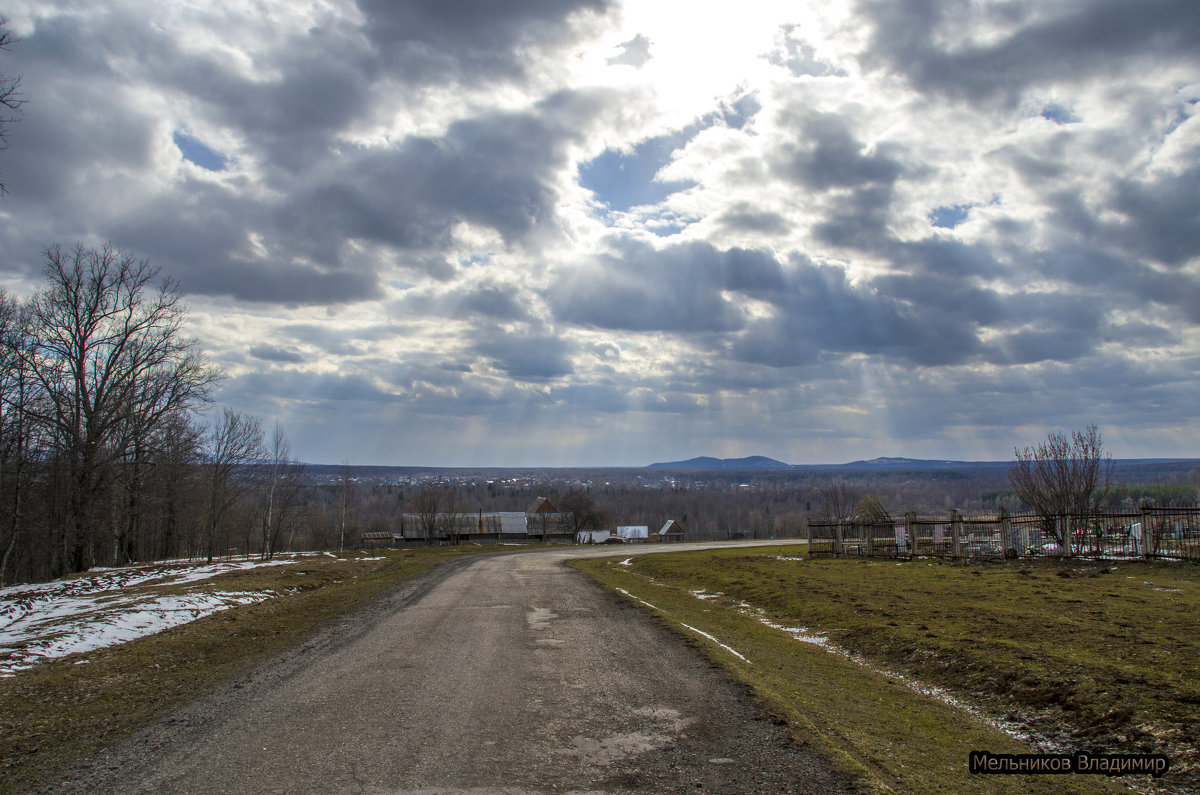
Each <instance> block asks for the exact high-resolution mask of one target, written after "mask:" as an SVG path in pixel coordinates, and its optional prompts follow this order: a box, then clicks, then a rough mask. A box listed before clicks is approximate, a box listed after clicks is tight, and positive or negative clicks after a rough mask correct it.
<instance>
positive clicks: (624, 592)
mask: <svg viewBox="0 0 1200 795" xmlns="http://www.w3.org/2000/svg"><path fill="white" fill-rule="evenodd" d="M617 590H618V591H620V592H621V593H623V594H625V595H626V596H628V597H629V598H630V599H632V600H634V601H635V602H641V603H642V604H644V605H645V606H646V607H648V608H650V609H651V610H657V609H658V608H657V607H656V606H654V605H652V604H650V603H649V602H647V601H646V600H645V599H639V598H638V597H636V596H634V595H633V594H631V593H630V592H629V591H626V590H625V589H624V588H618V589H617Z"/></svg>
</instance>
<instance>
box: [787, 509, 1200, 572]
mask: <svg viewBox="0 0 1200 795" xmlns="http://www.w3.org/2000/svg"><path fill="white" fill-rule="evenodd" d="M807 526H808V551H809V554H811V555H833V556H836V557H887V558H905V559H907V558H912V557H943V558H958V559H995V558H1035V557H1077V558H1095V559H1103V560H1109V559H1111V560H1131V559H1136V558H1141V559H1145V560H1200V508H1157V507H1150V506H1144V507H1142V508H1141V509H1140V510H1138V511H1135V512H1132V513H1105V512H1100V513H1092V514H1089V515H1087V516H1056V517H1049V518H1047V517H1042V516H1037V515H1032V514H1013V515H1009V514H1007V513H1006V512H1005V511H1004V510H1003V509H1001V511H1000V512H999V513H998V514H991V515H987V516H963V515H962V514H960V513H959V512H958V511H951V512H950V514H949V516H945V517H931V516H917V515H916V514H911V513H910V514H906V515H905V516H904V517H903V518H898V519H892V520H889V521H884V522H874V523H864V522H856V521H854V520H849V519H847V520H840V521H839V520H830V519H809V520H808V522H807ZM1060 539H1061V542H1060Z"/></svg>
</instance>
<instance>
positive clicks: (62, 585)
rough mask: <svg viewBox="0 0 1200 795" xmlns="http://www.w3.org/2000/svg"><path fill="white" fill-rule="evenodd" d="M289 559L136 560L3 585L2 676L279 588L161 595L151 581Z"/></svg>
mask: <svg viewBox="0 0 1200 795" xmlns="http://www.w3.org/2000/svg"><path fill="white" fill-rule="evenodd" d="M291 562H292V561H291V560H271V561H251V560H246V561H225V562H222V563H214V564H211V565H202V566H181V565H161V564H160V565H156V566H133V567H128V568H122V569H105V570H101V571H95V572H92V573H90V574H87V575H85V576H83V577H76V578H74V579H70V580H60V581H57V582H51V583H41V584H37V585H18V586H13V587H11V588H4V589H0V676H12V675H13V674H14V673H15V672H16V671H21V670H24V669H26V668H31V667H33V666H34V665H36V664H37V663H38V662H40V661H42V660H44V659H49V658H53V657H64V656H66V655H68V654H74V653H76V652H86V651H93V650H95V649H102V648H105V647H106V646H115V645H117V644H119V643H126V642H128V641H131V640H135V639H137V638H141V637H145V636H146V635H153V634H155V633H156V632H162V631H163V630H166V629H170V628H171V627H177V626H179V625H181V624H187V623H188V622H191V621H195V620H196V619H198V618H202V617H204V616H207V615H210V614H212V613H216V612H219V611H221V610H226V609H228V608H230V607H233V606H235V605H243V604H251V603H253V602H261V601H262V600H264V599H267V598H269V597H271V596H274V595H275V594H274V593H273V592H270V591H263V592H245V591H217V592H214V593H193V594H184V595H172V596H159V595H157V594H155V593H154V591H152V590H149V589H150V588H154V587H157V586H163V585H183V584H186V583H194V582H198V581H200V580H207V579H210V578H212V577H215V576H217V575H218V574H225V573H227V572H231V571H239V570H243V569H250V568H255V567H257V566H279V565H284V564H287V563H291ZM139 586H143V587H141V588H139V590H137V591H136V592H135V593H114V592H118V591H124V590H127V589H133V588H138V587H139ZM81 662H82V661H81Z"/></svg>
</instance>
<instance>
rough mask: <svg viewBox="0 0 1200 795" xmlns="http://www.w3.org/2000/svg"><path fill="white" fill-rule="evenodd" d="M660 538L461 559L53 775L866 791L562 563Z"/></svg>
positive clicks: (275, 785) (337, 788)
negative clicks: (68, 771)
mask: <svg viewBox="0 0 1200 795" xmlns="http://www.w3.org/2000/svg"><path fill="white" fill-rule="evenodd" d="M687 546H689V547H695V546H698V545H687ZM677 548H683V547H682V546H680V547H677ZM656 549H661V548H660V547H658V546H657V545H655V546H654V547H649V546H647V547H636V548H635V547H629V548H617V549H613V548H611V547H610V548H600V549H588V548H566V549H563V550H562V551H558V550H551V551H529V552H522V553H517V554H508V555H499V556H489V557H480V558H463V559H458V560H456V561H453V562H451V563H448V564H446V565H444V566H442V567H439V568H438V569H436V570H434V571H432V572H429V573H427V574H426V575H423V576H421V577H419V578H416V579H415V580H413V581H410V582H408V583H406V584H405V585H404V586H402V587H401V588H399V589H397V590H396V591H395V592H393V593H392V594H389V595H388V596H386V597H383V598H381V599H379V600H376V601H375V602H373V603H372V604H371V605H370V606H369V607H367V608H365V609H363V610H360V611H357V612H355V613H353V614H350V615H348V616H345V617H343V618H341V619H339V620H337V621H335V622H333V623H332V624H331V625H329V626H327V627H325V628H324V629H323V630H322V631H321V632H320V633H318V634H317V635H316V636H315V637H314V638H313V639H311V640H310V641H309V642H307V643H305V644H304V645H303V646H302V647H298V648H295V649H292V650H290V651H288V652H286V653H284V654H282V655H280V656H278V657H276V658H273V659H272V660H270V661H268V662H267V663H265V664H263V665H261V666H259V667H258V668H257V669H255V671H254V672H253V673H251V674H249V675H247V676H244V677H242V678H240V679H239V680H237V681H234V682H231V683H229V684H228V685H225V686H222V687H221V688H218V689H217V690H215V691H213V692H211V693H208V694H206V695H204V696H202V697H201V698H199V699H198V700H197V701H196V702H194V703H193V704H191V705H190V706H188V707H187V708H185V709H183V710H181V711H179V712H177V713H175V714H174V715H172V716H171V717H169V718H167V719H165V720H163V721H161V722H160V723H158V724H156V725H154V726H151V727H150V728H148V729H147V730H145V731H143V732H140V733H139V734H137V735H135V736H133V737H132V738H130V739H128V740H127V741H124V742H123V743H121V744H120V745H118V746H117V747H116V748H114V749H112V750H110V751H108V752H105V753H103V754H102V755H100V756H99V757H97V758H95V759H93V760H91V761H89V762H88V763H87V764H85V765H83V766H81V767H80V768H78V769H76V770H75V771H73V772H72V774H71V775H70V777H69V779H68V780H67V781H63V782H59V783H57V784H56V785H55V786H54V788H53V789H52V790H47V791H54V792H64V791H66V792H88V793H102V792H112V793H135V792H146V793H150V792H153V793H229V792H237V793H305V792H314V793H315V792H322V793H363V794H364V795H384V794H385V793H387V794H389V795H390V794H391V793H422V794H423V795H434V794H435V793H437V794H438V795H460V794H462V793H470V794H472V795H483V793H508V794H510V795H527V794H530V793H568V792H574V793H626V792H653V793H665V792H690V793H698V792H721V793H753V792H762V793H783V792H821V793H825V792H838V791H852V788H851V786H850V785H849V784H848V783H847V782H846V780H845V779H843V778H841V777H840V776H838V775H837V774H836V773H834V772H832V771H831V770H830V769H829V766H828V765H827V764H826V763H825V762H824V761H823V760H822V759H820V758H818V757H816V756H815V755H813V754H812V753H810V752H809V751H807V750H805V749H803V748H799V747H796V746H795V745H794V744H792V743H790V742H789V741H788V740H787V739H786V737H785V736H784V734H783V733H782V732H781V731H780V729H779V727H777V726H775V725H774V724H773V723H772V722H771V721H770V720H769V719H767V717H766V716H765V715H764V714H763V713H762V712H761V711H760V710H759V709H758V708H757V707H756V706H755V705H754V704H753V703H752V701H751V700H750V698H749V697H748V695H747V693H746V691H745V688H743V687H742V686H740V685H736V684H733V683H731V682H730V681H729V680H728V679H727V678H726V677H724V676H723V675H722V673H721V672H720V671H719V669H716V668H715V667H714V666H713V665H712V664H711V663H709V662H707V661H706V660H705V659H704V658H703V657H702V656H701V655H700V654H699V653H698V652H697V651H696V650H695V649H694V648H692V647H690V646H689V645H688V644H687V643H686V642H684V641H683V640H682V639H681V638H680V637H679V636H678V635H676V634H674V633H672V632H670V631H669V630H667V629H665V628H664V627H663V626H661V625H660V624H659V623H658V622H656V621H655V620H654V619H653V618H652V617H650V616H648V615H647V614H646V613H645V612H643V611H642V610H641V609H639V608H637V607H635V606H634V605H633V604H632V603H631V602H630V601H629V600H628V599H625V598H623V597H619V596H614V595H612V594H609V593H607V592H605V591H604V590H602V589H601V588H599V587H598V586H596V585H595V584H594V583H593V582H592V581H591V580H590V579H588V578H587V577H586V576H585V575H583V574H582V573H580V572H578V571H575V570H573V569H570V568H567V567H566V566H564V565H563V561H564V559H566V558H568V557H572V556H580V555H586V554H589V553H590V554H598V553H599V554H605V553H607V554H620V555H622V556H627V555H629V554H637V553H643V552H652V551H655V550H656Z"/></svg>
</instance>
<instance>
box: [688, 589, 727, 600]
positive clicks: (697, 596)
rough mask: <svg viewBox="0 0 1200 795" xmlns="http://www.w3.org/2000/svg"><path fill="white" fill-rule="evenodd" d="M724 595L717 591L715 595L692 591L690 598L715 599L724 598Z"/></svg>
mask: <svg viewBox="0 0 1200 795" xmlns="http://www.w3.org/2000/svg"><path fill="white" fill-rule="evenodd" d="M724 595H725V594H723V593H721V592H720V591H717V592H716V593H707V592H705V591H692V596H694V597H696V598H697V599H716V598H717V597H718V596H724Z"/></svg>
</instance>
